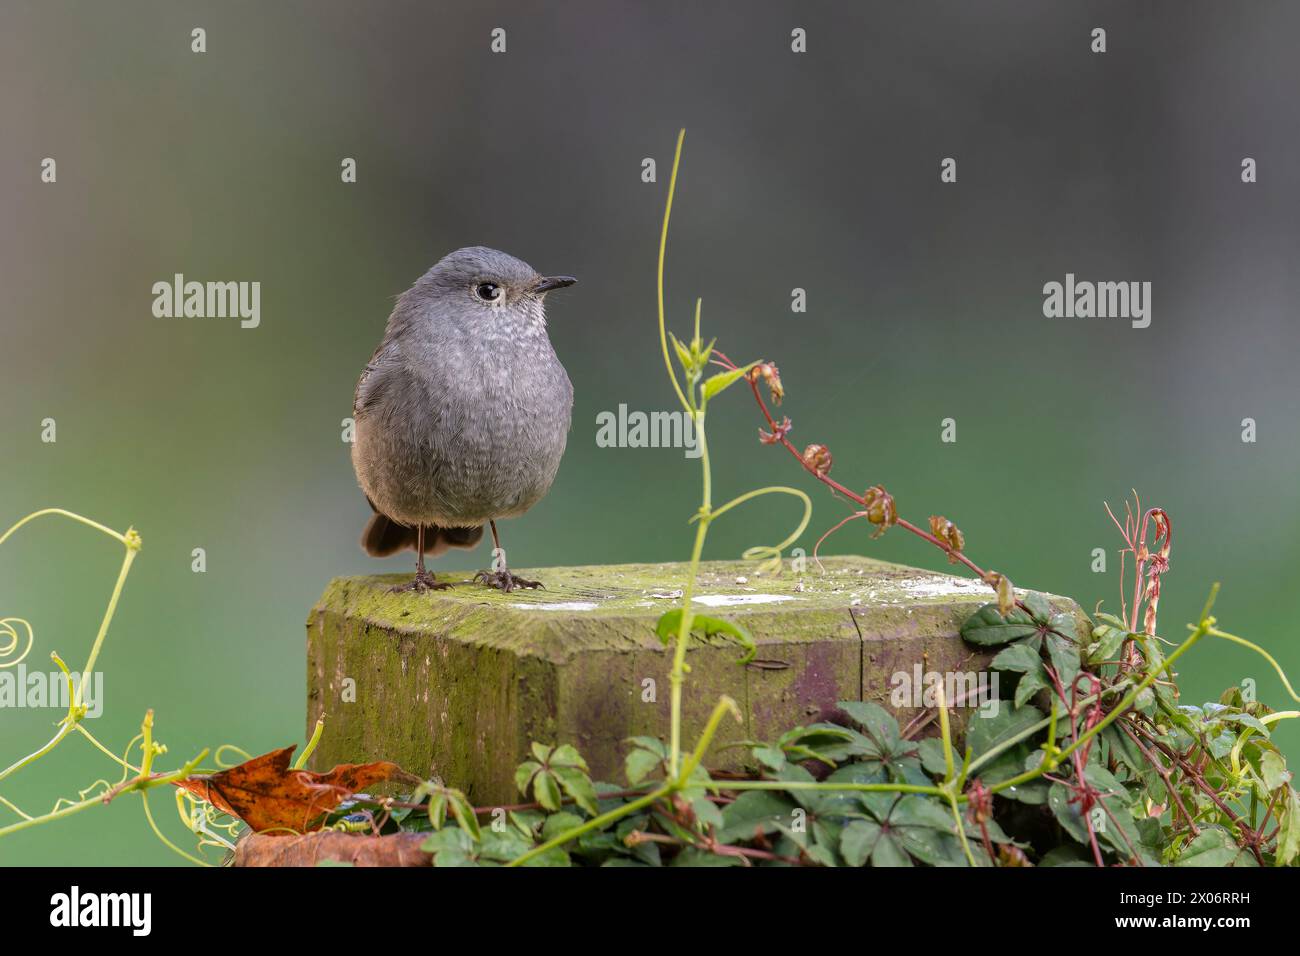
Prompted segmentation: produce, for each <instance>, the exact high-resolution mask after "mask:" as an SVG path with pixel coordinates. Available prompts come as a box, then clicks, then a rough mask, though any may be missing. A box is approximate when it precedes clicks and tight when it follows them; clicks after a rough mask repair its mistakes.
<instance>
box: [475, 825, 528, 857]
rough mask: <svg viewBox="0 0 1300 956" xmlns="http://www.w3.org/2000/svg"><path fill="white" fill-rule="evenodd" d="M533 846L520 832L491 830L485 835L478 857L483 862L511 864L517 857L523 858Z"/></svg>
mask: <svg viewBox="0 0 1300 956" xmlns="http://www.w3.org/2000/svg"><path fill="white" fill-rule="evenodd" d="M532 846H533V844H532V842H531V841H530V840H526V839H525V838H524V837H523V836H522V835H521V834H520V833H519V831H518V830H503V831H502V832H500V833H496V832H494V831H492V830H489V831H488V832H487V833H485V834H483V843H482V846H481V847H480V848H479V852H478V855H479V859H481V860H492V861H494V862H496V863H509V862H510V861H511V860H513V859H515V857H519V856H523V855H524V854H525V853H527V852H528V851H529V850H530V849H532Z"/></svg>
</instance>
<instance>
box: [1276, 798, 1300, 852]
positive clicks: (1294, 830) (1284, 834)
mask: <svg viewBox="0 0 1300 956" xmlns="http://www.w3.org/2000/svg"><path fill="white" fill-rule="evenodd" d="M1297 855H1300V797H1297V795H1296V792H1295V791H1294V790H1292V789H1291V788H1290V787H1289V786H1288V787H1287V788H1286V794H1285V802H1284V804H1283V811H1282V814H1281V823H1280V825H1279V829H1278V831H1277V853H1276V855H1275V858H1274V865H1275V866H1289V865H1290V864H1291V862H1292V861H1294V860H1295V858H1296V856H1297Z"/></svg>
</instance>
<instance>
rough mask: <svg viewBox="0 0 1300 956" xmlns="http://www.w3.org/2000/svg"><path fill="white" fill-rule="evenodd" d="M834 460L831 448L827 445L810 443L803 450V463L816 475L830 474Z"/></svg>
mask: <svg viewBox="0 0 1300 956" xmlns="http://www.w3.org/2000/svg"><path fill="white" fill-rule="evenodd" d="M833 460H834V459H832V458H831V450H830V449H829V448H827V447H826V446H825V445H809V446H808V447H807V448H805V449H804V450H803V463H804V465H806V466H807V467H808V468H810V469H812V472H813V474H815V475H825V474H829V473H830V470H831V463H832V461H833Z"/></svg>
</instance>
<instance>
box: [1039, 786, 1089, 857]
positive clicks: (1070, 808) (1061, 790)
mask: <svg viewBox="0 0 1300 956" xmlns="http://www.w3.org/2000/svg"><path fill="white" fill-rule="evenodd" d="M1047 805H1048V806H1049V807H1050V808H1051V810H1052V816H1054V817H1056V822H1057V823H1059V824H1060V825H1061V828H1062V829H1063V830H1065V832H1066V833H1068V834H1070V836H1072V837H1074V839H1076V840H1078V841H1079V842H1080V843H1082V844H1084V845H1089V840H1088V825H1087V824H1086V823H1085V822H1084V820H1083V815H1082V814H1081V813H1080V812H1079V804H1078V802H1077V801H1076V802H1074V803H1071V802H1070V790H1069V788H1068V787H1066V786H1065V785H1064V784H1060V783H1054V784H1052V786H1051V789H1050V790H1048V792H1047Z"/></svg>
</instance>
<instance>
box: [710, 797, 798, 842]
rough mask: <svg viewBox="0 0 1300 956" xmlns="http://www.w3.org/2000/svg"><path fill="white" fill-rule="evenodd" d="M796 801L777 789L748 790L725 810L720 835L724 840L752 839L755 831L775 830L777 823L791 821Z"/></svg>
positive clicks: (764, 832)
mask: <svg viewBox="0 0 1300 956" xmlns="http://www.w3.org/2000/svg"><path fill="white" fill-rule="evenodd" d="M794 811H795V804H794V802H793V801H792V800H791V799H790V798H789V796H787V795H786V794H784V793H781V792H780V791H775V790H746V791H744V792H743V793H741V795H740V796H738V797H737V798H736V799H735V800H734V801H733V802H731V803H729V804H727V806H726V807H724V808H723V810H722V827H721V828H720V831H719V833H718V834H717V837H718V839H719V840H721V841H722V842H724V843H731V842H734V841H737V840H752V839H753V838H754V836H755V834H756V833H758V832H762V833H763V834H769V833H774V832H776V829H777V826H778V824H782V823H788V822H789V821H790V820H791V819H792V818H793V815H794Z"/></svg>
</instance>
